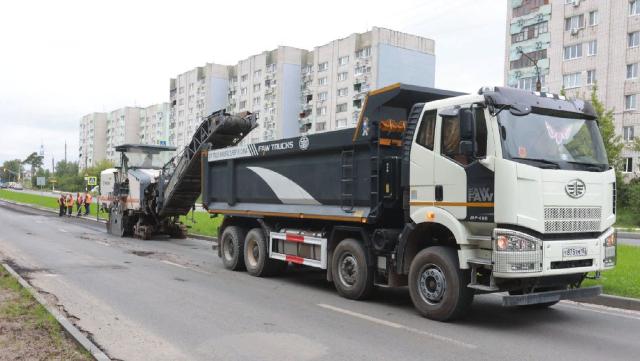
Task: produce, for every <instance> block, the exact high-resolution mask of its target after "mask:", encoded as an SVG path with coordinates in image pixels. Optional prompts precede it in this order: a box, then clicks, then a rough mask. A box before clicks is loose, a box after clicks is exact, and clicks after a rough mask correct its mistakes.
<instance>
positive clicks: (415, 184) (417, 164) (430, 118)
mask: <svg viewBox="0 0 640 361" xmlns="http://www.w3.org/2000/svg"><path fill="white" fill-rule="evenodd" d="M436 115H437V111H436V110H435V109H434V110H425V111H424V112H423V113H422V116H421V118H420V124H418V131H417V132H416V135H415V138H414V142H413V145H412V146H411V166H410V167H411V171H410V172H409V180H410V186H411V187H410V194H409V198H410V202H411V203H410V204H411V205H412V206H418V207H421V206H425V205H432V204H433V202H434V201H435V188H434V175H433V171H434V159H435V153H434V149H435V139H436ZM412 212H413V211H412Z"/></svg>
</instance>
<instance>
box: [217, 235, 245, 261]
mask: <svg viewBox="0 0 640 361" xmlns="http://www.w3.org/2000/svg"><path fill="white" fill-rule="evenodd" d="M246 232H247V231H245V230H244V228H242V227H238V226H228V227H226V228H225V229H224V232H222V236H220V250H221V254H222V264H223V265H224V267H225V268H226V269H229V270H232V271H240V270H243V269H244V238H245V235H246Z"/></svg>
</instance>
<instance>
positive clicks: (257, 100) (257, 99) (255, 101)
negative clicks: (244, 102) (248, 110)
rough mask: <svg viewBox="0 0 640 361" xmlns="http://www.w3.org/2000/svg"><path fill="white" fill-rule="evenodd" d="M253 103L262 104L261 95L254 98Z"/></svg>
mask: <svg viewBox="0 0 640 361" xmlns="http://www.w3.org/2000/svg"><path fill="white" fill-rule="evenodd" d="M253 105H260V97H255V98H253Z"/></svg>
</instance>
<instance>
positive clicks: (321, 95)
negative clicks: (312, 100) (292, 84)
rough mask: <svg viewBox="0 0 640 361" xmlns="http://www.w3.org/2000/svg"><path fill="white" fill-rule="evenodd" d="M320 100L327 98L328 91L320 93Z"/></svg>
mask: <svg viewBox="0 0 640 361" xmlns="http://www.w3.org/2000/svg"><path fill="white" fill-rule="evenodd" d="M318 100H320V101H325V100H327V92H321V93H318Z"/></svg>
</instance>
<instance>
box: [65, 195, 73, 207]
mask: <svg viewBox="0 0 640 361" xmlns="http://www.w3.org/2000/svg"><path fill="white" fill-rule="evenodd" d="M66 205H67V207H73V196H68V197H67V200H66Z"/></svg>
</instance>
